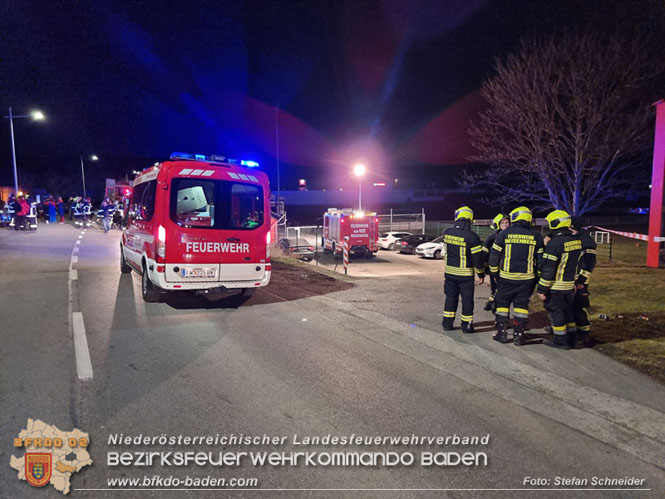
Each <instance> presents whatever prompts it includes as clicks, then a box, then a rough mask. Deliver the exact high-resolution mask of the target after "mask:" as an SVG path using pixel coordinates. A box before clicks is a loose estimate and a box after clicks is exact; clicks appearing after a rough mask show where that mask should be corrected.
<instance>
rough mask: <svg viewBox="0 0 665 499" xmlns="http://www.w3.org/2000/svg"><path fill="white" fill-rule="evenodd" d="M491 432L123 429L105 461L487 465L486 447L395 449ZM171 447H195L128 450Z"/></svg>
mask: <svg viewBox="0 0 665 499" xmlns="http://www.w3.org/2000/svg"><path fill="white" fill-rule="evenodd" d="M489 440H490V436H489V435H484V436H464V435H457V434H453V435H447V436H442V435H440V436H420V435H415V434H413V435H401V436H397V435H374V436H371V435H356V434H350V435H332V434H326V435H320V436H312V435H307V436H305V435H299V434H293V435H290V436H285V435H280V436H274V435H268V434H263V435H244V434H219V433H218V434H215V435H182V434H181V435H167V434H165V433H163V434H160V435H144V434H138V435H125V434H110V435H109V438H108V440H107V443H108V445H110V446H114V447H121V448H122V447H125V450H124V451H123V450H118V451H117V452H116V451H110V452H107V456H106V464H107V466H110V467H117V466H138V467H142V466H155V465H157V466H166V467H169V466H189V465H196V466H224V467H240V466H243V465H250V466H317V467H318V466H321V467H330V466H333V467H336V466H343V467H347V466H351V467H354V466H387V467H393V466H413V465H420V466H446V467H448V466H487V464H488V456H487V454H486V453H485V452H478V451H471V450H466V451H460V452H458V451H455V450H446V451H441V450H440V449H434V450H429V449H423V450H421V451H418V452H412V451H410V450H404V449H397V448H399V447H402V448H403V447H414V446H421V447H443V446H476V445H478V446H487V445H488V444H489ZM146 446H160V447H167V446H170V447H174V446H194V447H198V449H196V450H186V451H184V450H171V451H164V450H159V451H157V450H136V449H134V450H132V451H131V452H130V451H129V450H128V449H127V448H130V447H146ZM205 446H213V447H214V446H224V449H223V450H222V451H210V450H208V449H205V450H204V449H202V447H205ZM228 446H239V447H242V446H248V447H252V446H271V447H273V448H275V447H280V446H289V447H299V448H302V447H310V448H311V447H317V450H307V451H289V450H286V449H284V450H279V451H276V450H274V449H273V450H269V451H255V450H247V451H241V450H238V451H235V450H230V449H228ZM382 446H383V447H392V448H395V449H394V450H379V451H377V450H376V449H372V450H370V449H369V448H370V447H382ZM319 447H336V448H339V447H345V449H344V450H335V451H328V450H327V449H325V448H324V449H319ZM349 447H361V448H362V447H364V448H365V449H367V450H362V451H359V450H351V449H349Z"/></svg>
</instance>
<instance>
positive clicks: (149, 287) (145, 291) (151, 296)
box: [141, 262, 159, 303]
mask: <svg viewBox="0 0 665 499" xmlns="http://www.w3.org/2000/svg"><path fill="white" fill-rule="evenodd" d="M141 294H142V295H143V299H144V300H145V301H147V302H148V303H153V302H156V301H159V290H158V289H155V285H154V284H153V283H152V282H151V281H150V277H148V269H147V267H146V265H145V262H143V274H141Z"/></svg>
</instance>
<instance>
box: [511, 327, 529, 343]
mask: <svg viewBox="0 0 665 499" xmlns="http://www.w3.org/2000/svg"><path fill="white" fill-rule="evenodd" d="M526 340H527V338H526V333H525V332H524V329H523V328H522V325H521V324H520V323H519V322H517V321H515V323H514V325H513V344H514V345H515V346H517V347H521V346H522V345H526Z"/></svg>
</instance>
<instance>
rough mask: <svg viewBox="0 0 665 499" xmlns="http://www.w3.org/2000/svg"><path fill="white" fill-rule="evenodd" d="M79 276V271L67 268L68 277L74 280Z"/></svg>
mask: <svg viewBox="0 0 665 499" xmlns="http://www.w3.org/2000/svg"><path fill="white" fill-rule="evenodd" d="M78 278H79V273H78V271H77V270H76V269H69V279H70V280H72V281H76V280H78Z"/></svg>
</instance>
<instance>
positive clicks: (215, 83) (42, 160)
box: [0, 0, 651, 194]
mask: <svg viewBox="0 0 665 499" xmlns="http://www.w3.org/2000/svg"><path fill="white" fill-rule="evenodd" d="M650 3H651V2H642V3H640V2H632V3H631V2H610V1H603V2H599V1H580V2H573V1H563V2H559V1H556V2H555V1H547V2H535V1H526V0H524V1H490V0H410V1H408V2H407V1H403V0H383V1H381V0H367V1H365V0H349V1H346V0H339V1H333V2H327V1H326V2H324V1H302V2H301V1H282V2H280V1H267V0H264V1H246V2H242V1H224V0H211V1H194V0H193V1H188V2H179V1H168V0H162V1H159V2H141V1H123V2H120V1H111V0H104V1H99V2H96V1H76V2H71V1H68V2H63V1H58V0H54V1H41V2H38V1H22V0H12V1H4V2H1V3H0V88H1V92H0V107H1V108H2V111H3V115H6V114H7V108H8V107H9V106H12V108H13V110H14V113H16V114H25V113H27V112H28V111H29V110H31V109H33V108H38V109H40V110H42V111H43V112H44V113H45V114H46V115H47V117H48V119H47V121H46V122H43V123H38V122H32V121H31V120H28V119H21V120H15V123H14V126H15V133H16V147H17V162H18V168H19V172H20V175H21V179H23V180H26V181H27V182H32V183H33V184H40V185H41V184H43V185H44V186H45V187H47V188H50V189H58V188H59V187H58V186H59V185H60V184H57V183H55V181H53V180H52V179H53V178H54V177H57V176H63V175H64V176H76V175H80V166H79V162H78V158H79V155H80V154H84V155H89V154H92V153H94V154H97V155H98V156H99V157H100V158H101V161H100V162H99V163H94V164H92V163H87V170H86V173H87V174H88V175H89V176H90V183H91V184H93V183H97V185H100V184H101V182H102V181H103V178H104V177H105V176H107V175H108V176H116V177H121V176H124V174H125V173H130V172H131V170H132V169H135V168H140V167H146V166H148V165H150V164H151V163H153V162H154V161H158V160H163V159H166V158H167V157H168V156H169V154H170V153H171V152H172V151H184V152H194V153H203V154H214V153H219V154H226V155H228V156H231V157H237V158H241V159H255V160H258V161H259V162H260V163H261V165H262V168H263V169H264V170H266V171H267V172H268V173H269V175H270V177H271V182H272V185H273V189H274V188H276V185H275V184H276V177H275V164H276V159H275V158H276V128H277V127H276V120H278V121H279V127H278V130H279V157H280V163H281V180H282V182H281V183H282V188H287V189H288V188H291V189H293V188H295V186H296V183H297V179H298V178H299V177H306V178H308V180H309V184H310V187H311V188H321V187H326V186H327V187H333V184H336V185H346V182H347V181H349V182H353V181H354V179H353V178H351V175H350V165H352V164H353V163H354V162H356V161H358V160H359V159H361V158H363V159H364V160H365V161H366V162H367V164H368V168H369V170H370V172H371V174H370V177H369V178H370V179H373V180H386V179H391V178H393V177H397V176H399V177H401V178H403V179H404V180H405V182H407V183H411V184H413V185H416V184H421V185H422V184H438V185H451V182H452V180H451V175H450V172H451V171H456V168H457V167H458V166H459V165H463V164H464V163H465V162H466V159H465V158H466V157H467V156H468V154H469V153H470V146H469V144H468V140H467V138H466V129H467V126H468V121H469V119H470V118H471V117H472V116H473V115H474V114H475V113H477V112H478V110H480V109H482V107H483V103H482V101H481V99H480V98H479V97H478V90H479V88H480V86H481V84H482V82H483V81H484V80H485V79H486V78H488V77H490V76H491V75H492V71H493V60H494V58H495V57H496V56H497V55H502V54H506V53H508V52H510V51H511V50H514V49H515V48H516V47H517V46H518V43H519V40H520V37H522V36H528V35H532V34H540V35H543V34H549V33H556V32H558V31H559V32H560V31H561V30H562V29H573V28H575V27H580V26H582V27H584V26H595V27H601V28H602V29H605V26H606V25H607V26H609V25H611V24H612V23H614V22H615V20H616V19H618V18H624V17H625V16H626V12H628V13H629V14H630V15H632V14H635V15H637V14H639V12H640V11H641V10H643V7H645V6H647V4H650ZM627 6H631V7H630V8H629V9H628V10H626V9H627ZM636 13H637V14H636ZM456 165H457V166H456ZM88 170H89V173H88ZM77 181H78V177H77ZM12 183H13V177H12V170H11V143H10V134H9V122H8V120H3V125H2V133H0V184H2V185H10V184H12ZM60 188H62V187H60ZM92 188H93V187H92V186H91V189H92ZM63 194H65V193H63Z"/></svg>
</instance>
